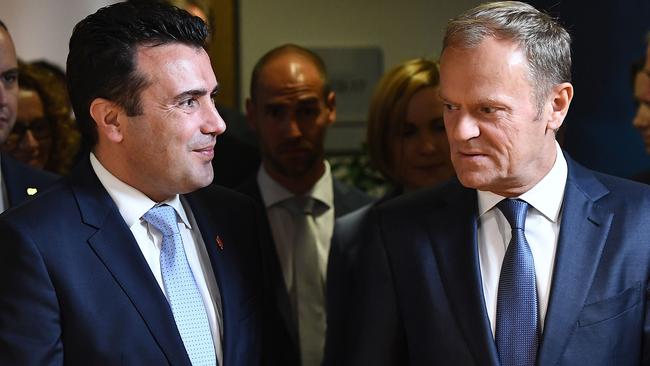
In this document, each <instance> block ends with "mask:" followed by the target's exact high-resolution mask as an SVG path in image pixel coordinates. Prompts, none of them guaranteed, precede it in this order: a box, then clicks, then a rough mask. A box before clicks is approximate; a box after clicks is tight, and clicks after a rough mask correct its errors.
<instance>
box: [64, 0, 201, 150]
mask: <svg viewBox="0 0 650 366" xmlns="http://www.w3.org/2000/svg"><path fill="white" fill-rule="evenodd" d="M207 36H208V28H207V26H206V24H205V23H203V21H202V20H201V19H200V18H198V17H194V16H192V15H190V14H189V13H188V12H186V11H184V10H181V9H178V8H176V7H173V6H170V5H167V4H162V3H154V2H151V1H127V2H122V3H117V4H114V5H110V6H107V7H104V8H101V9H99V10H98V11H97V12H96V13H94V14H91V15H89V16H88V17H86V18H85V19H83V20H82V21H80V22H79V23H78V24H77V25H76V26H75V27H74V30H73V32H72V37H71V38H70V52H69V54H68V60H67V66H66V71H67V81H68V90H69V92H70V100H71V102H72V108H73V110H74V112H75V116H76V117H77V121H78V123H79V128H80V130H81V133H82V135H83V138H84V139H87V141H86V142H87V145H88V146H94V145H95V144H96V143H97V128H96V126H95V123H94V122H93V120H92V118H91V117H90V111H89V109H90V103H91V102H92V101H93V100H94V99H96V98H105V99H108V100H111V101H113V102H115V103H117V104H118V105H120V106H121V107H123V108H124V109H125V111H126V113H127V114H128V115H129V116H136V115H139V114H141V113H142V110H141V105H140V92H141V91H142V90H143V89H144V88H145V87H146V86H147V85H148V83H149V80H146V77H145V76H144V75H141V74H140V73H138V71H137V70H136V66H137V65H136V63H135V54H136V51H137V49H138V47H141V46H150V47H156V46H160V45H164V44H169V43H181V44H185V45H189V46H194V47H197V48H205V40H206V38H207Z"/></svg>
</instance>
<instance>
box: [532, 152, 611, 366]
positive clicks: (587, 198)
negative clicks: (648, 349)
mask: <svg viewBox="0 0 650 366" xmlns="http://www.w3.org/2000/svg"><path fill="white" fill-rule="evenodd" d="M567 163H568V166H569V177H568V179H567V184H566V188H565V192H564V203H563V206H562V219H561V224H560V235H559V239H558V246H557V252H556V254H555V266H554V270H553V282H552V285H551V295H550V298H549V306H548V311H547V313H546V321H545V323H544V332H543V338H542V344H541V347H540V351H539V357H538V362H539V364H543V365H547V364H556V363H557V362H558V359H559V358H560V356H561V354H562V352H563V351H564V348H565V347H566V344H567V342H568V339H569V336H570V335H571V333H572V332H573V330H574V328H575V327H576V324H577V321H578V315H579V313H580V311H581V310H582V307H583V306H584V303H585V300H586V298H587V293H588V291H589V288H591V283H592V281H593V278H594V275H595V273H596V269H597V266H598V263H599V262H600V256H601V254H602V251H603V247H604V245H605V241H606V239H607V235H608V233H609V228H610V226H611V222H612V218H613V213H612V212H609V211H608V210H606V209H604V208H603V207H602V206H597V205H595V204H594V203H595V201H596V200H598V199H599V198H601V197H602V196H604V195H606V194H607V193H608V190H607V189H606V188H605V187H604V186H603V185H602V184H601V183H600V182H599V181H597V180H596V178H595V177H594V176H593V175H592V174H591V173H590V172H589V171H587V170H586V169H584V168H582V167H580V166H578V165H577V164H576V163H574V162H573V161H571V160H570V158H568V157H567Z"/></svg>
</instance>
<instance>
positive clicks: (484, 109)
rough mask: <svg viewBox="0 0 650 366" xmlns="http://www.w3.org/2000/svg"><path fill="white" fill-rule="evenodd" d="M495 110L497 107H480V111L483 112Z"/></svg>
mask: <svg viewBox="0 0 650 366" xmlns="http://www.w3.org/2000/svg"><path fill="white" fill-rule="evenodd" d="M496 111H497V108H494V107H481V112H482V113H485V114H492V113H495V112H496Z"/></svg>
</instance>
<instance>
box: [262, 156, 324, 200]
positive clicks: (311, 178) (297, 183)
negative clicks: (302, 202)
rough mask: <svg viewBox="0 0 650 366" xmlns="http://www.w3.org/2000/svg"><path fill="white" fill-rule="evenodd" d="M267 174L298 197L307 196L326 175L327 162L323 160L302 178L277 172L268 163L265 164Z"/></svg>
mask: <svg viewBox="0 0 650 366" xmlns="http://www.w3.org/2000/svg"><path fill="white" fill-rule="evenodd" d="M263 166H264V170H265V171H266V172H267V174H268V175H269V176H270V177H271V178H273V180H274V181H276V182H278V184H280V185H281V186H282V187H284V188H285V189H287V190H288V191H289V192H291V193H293V194H294V195H296V196H300V195H303V194H305V192H307V191H309V190H310V189H312V188H313V187H314V185H315V184H316V182H318V180H319V179H320V178H321V177H322V176H323V174H325V162H323V161H322V160H321V161H319V162H318V163H316V164H314V166H313V167H311V168H310V169H309V170H308V171H307V172H305V173H304V174H301V175H300V176H287V175H284V174H281V173H280V172H277V171H276V170H274V169H273V168H272V167H270V164H268V163H267V162H266V161H265V162H263Z"/></svg>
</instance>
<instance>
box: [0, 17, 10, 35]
mask: <svg viewBox="0 0 650 366" xmlns="http://www.w3.org/2000/svg"><path fill="white" fill-rule="evenodd" d="M0 28H2V29H4V30H5V31H7V32H9V29H7V26H6V25H5V23H4V22H3V21H2V20H0Z"/></svg>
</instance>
